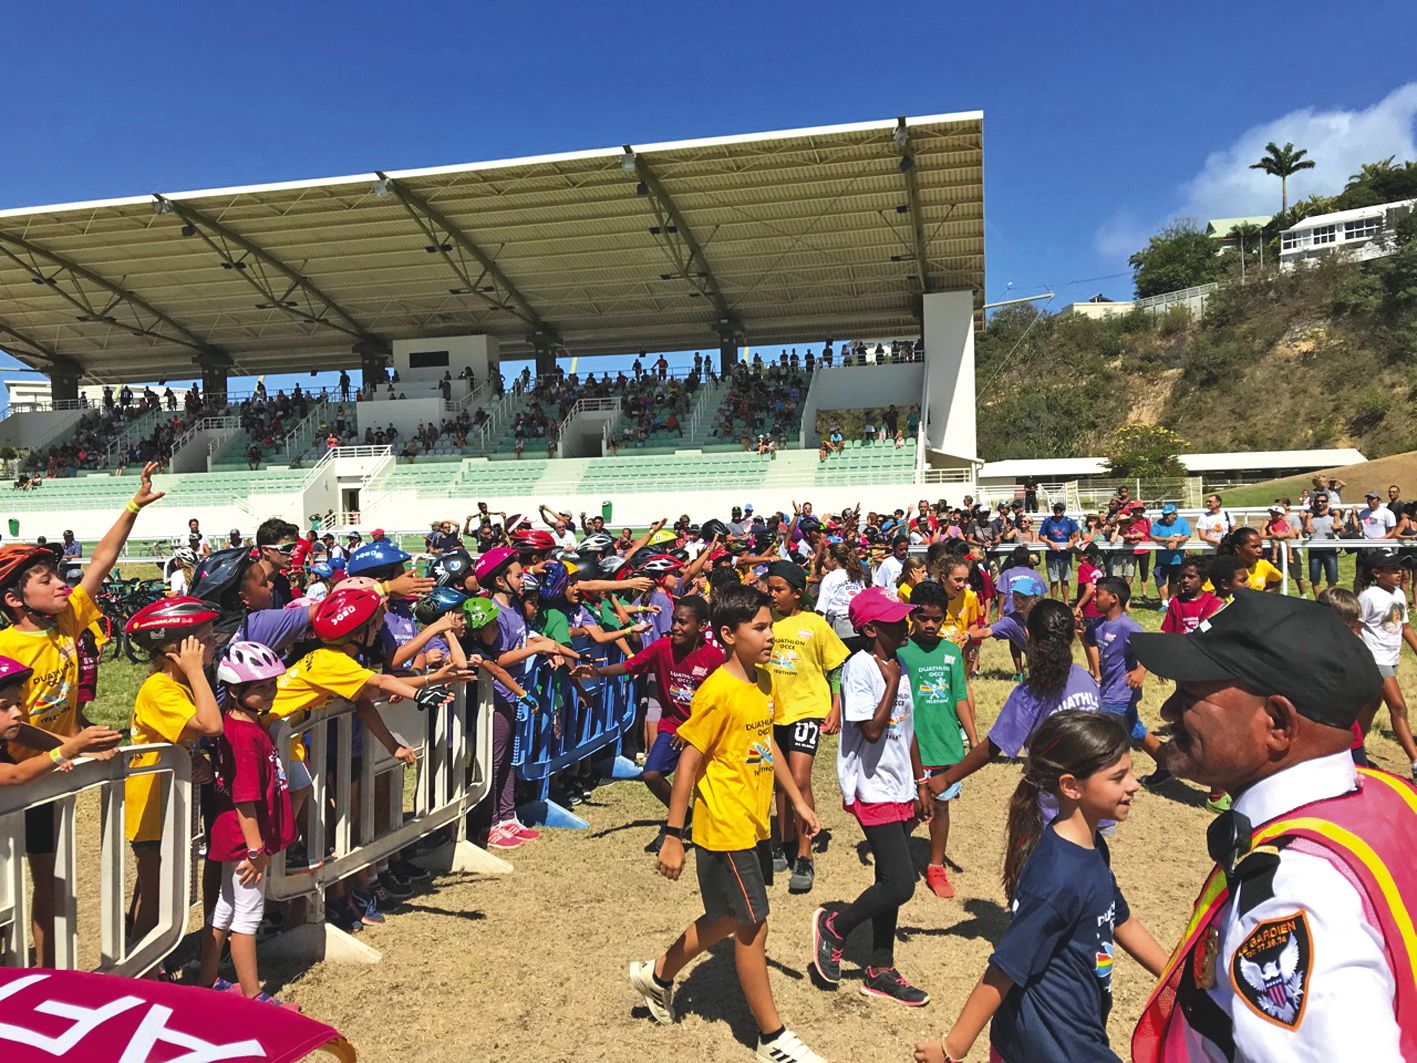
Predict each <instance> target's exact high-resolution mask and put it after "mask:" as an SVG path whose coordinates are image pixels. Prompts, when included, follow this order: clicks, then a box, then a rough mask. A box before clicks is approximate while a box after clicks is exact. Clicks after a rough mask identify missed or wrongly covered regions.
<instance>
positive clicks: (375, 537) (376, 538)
mask: <svg viewBox="0 0 1417 1063" xmlns="http://www.w3.org/2000/svg"><path fill="white" fill-rule="evenodd" d="M384 538H385V536H384V529H383V528H375V529H374V530H373V531H371V532H370V533H369V541H370V542H371V543H381V542H383V541H384Z"/></svg>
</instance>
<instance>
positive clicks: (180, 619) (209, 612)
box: [123, 595, 221, 646]
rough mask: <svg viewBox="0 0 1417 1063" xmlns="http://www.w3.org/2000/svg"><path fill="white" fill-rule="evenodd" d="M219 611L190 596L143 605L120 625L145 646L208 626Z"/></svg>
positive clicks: (205, 602)
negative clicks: (204, 625)
mask: <svg viewBox="0 0 1417 1063" xmlns="http://www.w3.org/2000/svg"><path fill="white" fill-rule="evenodd" d="M219 616H221V611H220V610H219V609H217V607H216V606H214V605H213V604H212V603H211V602H208V601H204V600H203V599H201V598H193V597H191V596H190V595H182V596H179V597H176V598H159V599H158V600H157V601H155V602H153V603H151V604H149V605H145V606H143V607H142V608H141V609H139V610H138V611H137V612H136V613H134V614H133V616H132V618H131V619H130V620H129V621H128V623H127V624H126V625H125V626H124V628H123V630H124V631H126V632H127V633H128V634H130V635H136V636H138V639H139V641H141V642H144V643H146V644H148V645H153V646H155V645H157V644H158V643H161V642H166V641H167V640H168V639H170V638H172V637H173V636H174V635H177V634H178V633H179V632H183V631H186V632H191V631H194V630H195V629H197V628H199V627H201V626H202V625H203V624H210V623H211V622H212V621H213V620H215V619H216V618H217V617H219Z"/></svg>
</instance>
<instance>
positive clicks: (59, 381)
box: [46, 365, 79, 402]
mask: <svg viewBox="0 0 1417 1063" xmlns="http://www.w3.org/2000/svg"><path fill="white" fill-rule="evenodd" d="M46 375H47V376H48V377H49V397H50V398H51V399H52V400H53V401H54V402H74V401H76V400H77V399H78V397H79V370H78V369H77V368H76V367H73V366H68V365H56V366H54V367H53V368H52V369H50V370H49V371H48V373H47V374H46Z"/></svg>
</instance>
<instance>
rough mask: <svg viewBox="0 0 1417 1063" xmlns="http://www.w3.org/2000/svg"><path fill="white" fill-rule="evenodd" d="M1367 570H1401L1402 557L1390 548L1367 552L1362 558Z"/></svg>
mask: <svg viewBox="0 0 1417 1063" xmlns="http://www.w3.org/2000/svg"><path fill="white" fill-rule="evenodd" d="M1364 560H1366V561H1367V562H1368V567H1369V568H1401V567H1402V555H1401V554H1399V553H1398V552H1397V551H1396V550H1393V549H1391V548H1390V547H1382V548H1380V549H1377V550H1369V551H1368V552H1367V556H1366V557H1365V558H1364Z"/></svg>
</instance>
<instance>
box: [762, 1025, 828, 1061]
mask: <svg viewBox="0 0 1417 1063" xmlns="http://www.w3.org/2000/svg"><path fill="white" fill-rule="evenodd" d="M754 1058H755V1059H757V1060H758V1063H827V1061H826V1060H825V1059H823V1058H822V1057H821V1056H819V1055H817V1053H815V1052H813V1051H812V1050H811V1049H810V1048H808V1047H807V1046H806V1045H804V1044H803V1043H802V1038H800V1037H798V1036H797V1035H796V1034H795V1033H793V1032H792V1031H791V1030H783V1031H782V1033H780V1034H778V1035H777V1036H776V1037H774V1038H773V1039H772V1040H771V1041H764V1040H763V1039H762V1038H761V1037H759V1038H758V1051H757V1054H756V1055H755V1056H754Z"/></svg>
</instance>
